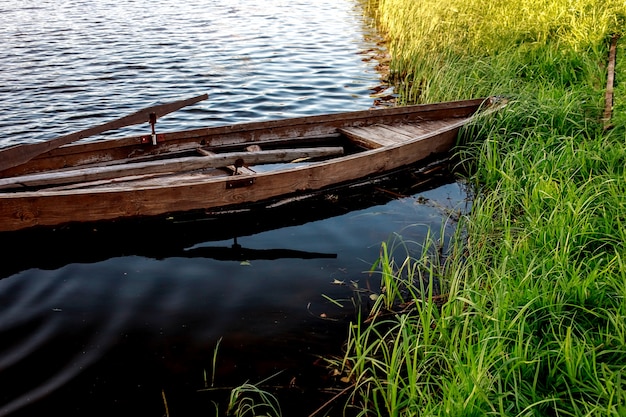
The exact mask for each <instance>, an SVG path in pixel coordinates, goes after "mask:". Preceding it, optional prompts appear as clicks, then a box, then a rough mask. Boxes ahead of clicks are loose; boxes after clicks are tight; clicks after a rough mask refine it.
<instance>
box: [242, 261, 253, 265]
mask: <svg viewBox="0 0 626 417" xmlns="http://www.w3.org/2000/svg"><path fill="white" fill-rule="evenodd" d="M239 265H241V266H250V265H252V264H251V263H250V261H241V263H240V264H239Z"/></svg>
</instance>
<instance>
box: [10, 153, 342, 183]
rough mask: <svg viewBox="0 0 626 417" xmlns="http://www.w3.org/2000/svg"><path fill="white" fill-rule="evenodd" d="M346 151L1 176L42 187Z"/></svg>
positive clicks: (183, 160)
mask: <svg viewBox="0 0 626 417" xmlns="http://www.w3.org/2000/svg"><path fill="white" fill-rule="evenodd" d="M341 154H343V148H341V147H321V148H304V149H279V150H270V151H260V152H230V153H224V154H215V155H212V156H204V157H186V158H176V159H166V160H161V161H150V162H142V163H136V164H127V165H122V166H120V165H115V166H107V167H97V168H82V169H76V170H71V171H61V172H54V173H46V174H32V175H24V176H20V177H11V178H4V179H0V189H16V188H28V187H42V186H49V185H59V184H70V183H77V182H82V181H97V180H103V179H111V178H117V177H123V176H132V175H145V174H155V173H170V172H179V171H193V170H198V169H206V168H216V167H224V166H228V165H236V164H237V165H239V160H241V161H243V162H242V163H243V164H244V165H254V164H267V163H277V162H289V161H292V160H294V159H298V158H304V157H325V156H335V155H341Z"/></svg>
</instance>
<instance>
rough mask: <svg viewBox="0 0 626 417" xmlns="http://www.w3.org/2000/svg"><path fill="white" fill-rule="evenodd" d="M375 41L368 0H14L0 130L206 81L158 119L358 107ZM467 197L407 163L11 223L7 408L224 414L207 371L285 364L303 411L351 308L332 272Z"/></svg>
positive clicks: (2, 139) (88, 115) (0, 348)
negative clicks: (218, 212)
mask: <svg viewBox="0 0 626 417" xmlns="http://www.w3.org/2000/svg"><path fill="white" fill-rule="evenodd" d="M377 40H378V38H377V36H376V33H375V32H374V31H373V30H372V29H371V28H370V27H369V25H368V22H367V20H366V19H365V18H364V17H363V12H362V9H361V7H360V5H359V3H358V1H357V0H289V1H287V0H285V1H281V0H265V1H264V0H229V1H219V2H218V1H214V0H204V1H200V0H188V1H186V2H170V1H165V0H152V1H146V0H134V1H124V2H122V1H113V0H108V1H107V0H99V1H95V0H73V1H64V2H60V1H56V0H54V1H52V0H50V1H46V0H38V1H30V0H19V1H17V0H4V1H3V2H2V7H1V9H0V45H1V46H0V63H1V64H0V65H1V70H0V146H2V147H4V146H8V145H11V144H15V143H21V142H30V141H39V140H46V139H51V138H53V137H55V136H56V135H60V134H65V133H70V132H73V131H77V130H80V129H83V128H86V127H89V126H92V125H95V124H98V123H102V122H105V121H108V120H111V119H114V118H117V117H120V116H123V115H125V114H128V113H130V112H133V111H135V110H137V109H139V108H141V107H145V106H148V105H152V104H156V103H159V102H167V101H173V100H177V99H182V98H187V97H191V96H194V95H197V94H201V93H205V92H207V93H209V95H210V98H209V100H208V101H206V102H202V103H199V104H196V105H194V106H192V107H189V108H186V109H182V110H180V111H178V112H176V113H173V114H171V115H168V116H167V117H165V118H163V119H162V120H159V123H158V124H157V130H162V131H167V130H173V129H191V128H196V127H201V126H207V125H221V124H227V123H237V122H245V121H258V120H266V119H276V118H285V117H291V116H303V115H313V114H320V113H332V112H339V111H349V110H362V109H367V108H370V107H372V106H373V105H374V101H375V99H376V97H375V96H374V95H373V93H374V91H378V88H377V87H378V86H379V84H380V80H379V75H378V73H377V72H376V69H375V66H376V64H377V62H376V59H375V56H376V50H377V48H378V46H377V45H376V42H377ZM388 93H389V92H388V91H386V92H384V93H383V94H388ZM147 130H148V127H147V126H137V127H134V128H129V129H126V130H125V131H123V132H112V133H111V135H117V136H120V135H126V134H130V133H136V132H147ZM90 140H98V138H92V139H90ZM466 205H467V203H466V191H465V190H464V188H463V186H462V185H461V184H459V183H457V182H454V181H453V179H452V178H450V177H449V176H448V175H446V174H445V172H441V173H440V174H439V175H437V176H435V177H434V178H433V177H429V176H423V175H420V174H419V170H418V168H415V169H410V170H406V171H404V172H402V173H399V174H398V175H396V176H394V177H392V178H389V179H387V180H384V181H379V182H375V183H370V184H365V185H363V186H360V187H354V188H352V189H351V190H348V191H345V190H344V191H341V192H330V193H328V194H327V195H324V196H321V197H320V198H317V199H311V200H310V201H302V202H299V203H297V204H293V205H287V206H281V207H277V208H275V209H272V210H267V211H265V212H262V213H252V214H250V213H247V214H246V213H243V214H239V215H231V216H226V217H223V218H222V217H220V218H212V217H209V216H206V217H202V218H195V219H176V221H173V220H171V219H161V220H159V221H154V222H131V223H124V224H113V225H105V226H102V227H100V226H99V227H97V228H88V229H81V228H75V229H69V230H67V229H63V230H57V231H53V232H49V233H24V234H19V235H11V236H10V237H0V243H1V244H2V245H3V246H2V251H3V255H2V263H1V265H0V416H38V415H49V414H52V415H64V416H105V415H106V416H111V415H116V416H126V415H129V416H130V415H133V416H138V415H140V416H143V415H145V416H162V415H165V414H166V409H165V403H164V398H165V399H166V400H167V406H168V409H167V411H169V413H170V415H171V416H200V415H202V416H207V415H215V414H216V412H215V405H214V402H219V401H221V400H222V399H223V398H224V397H225V396H227V395H228V393H229V391H228V390H227V389H219V390H213V391H202V390H203V389H204V388H205V387H206V386H207V385H211V382H212V379H213V378H214V386H215V387H217V388H228V387H232V386H236V385H239V384H242V383H244V382H251V383H257V382H259V381H262V380H264V379H266V378H269V377H271V376H273V375H275V374H277V373H279V372H280V373H279V374H278V375H277V376H275V377H274V378H272V379H270V380H269V382H267V383H266V384H267V385H272V386H277V387H280V389H279V390H278V392H279V394H280V395H281V398H283V399H286V402H285V403H284V405H283V406H284V410H287V411H285V415H308V413H309V412H310V411H312V410H314V409H315V408H317V406H319V405H320V404H321V402H323V400H325V399H328V398H330V394H320V393H319V392H318V390H317V388H319V387H320V386H322V385H323V384H324V382H325V381H324V376H325V372H326V371H325V370H324V369H323V368H322V367H319V366H317V365H316V361H317V358H318V357H320V356H322V357H323V356H327V355H337V354H341V345H342V343H343V341H344V339H345V336H346V334H347V330H346V329H347V322H348V320H350V319H352V318H353V309H352V303H351V301H350V297H351V296H352V295H353V291H352V290H351V288H350V286H349V285H337V282H344V283H346V284H350V282H351V281H355V282H358V285H359V287H361V288H365V287H367V286H370V288H371V289H372V290H374V291H376V290H377V288H378V287H377V282H376V277H375V275H374V276H370V275H368V274H367V273H365V272H366V271H368V270H369V269H370V266H371V265H372V264H373V262H374V261H375V260H376V257H377V255H378V252H379V249H380V244H381V242H383V241H390V240H393V239H394V236H395V235H396V234H398V235H401V236H402V238H403V239H404V240H405V241H406V242H408V243H406V246H407V247H408V248H409V249H411V250H412V249H415V250H417V246H418V245H417V244H414V243H411V242H420V241H422V240H423V238H424V236H425V234H426V231H427V230H428V228H429V227H432V228H433V230H434V232H436V233H439V231H440V229H441V225H442V223H443V222H444V221H445V219H446V218H447V216H448V215H449V214H450V213H452V212H454V213H457V212H459V211H460V212H464V211H466V210H467V207H466ZM86 209H88V208H86ZM453 229H454V222H453V221H448V222H447V223H446V226H445V228H444V230H445V231H446V232H447V233H451V232H452V230H453ZM396 242H398V241H397V240H396ZM327 297H331V298H334V299H338V300H340V302H341V303H342V304H343V305H344V307H343V308H340V307H339V306H337V305H336V304H334V303H331V302H330V301H329V300H328V298H327ZM323 316H325V317H323ZM218 345H219V348H218V349H217V355H216V359H215V361H214V352H215V349H216V347H217V346H218ZM214 363H215V365H216V366H215V371H214V366H213V364H214ZM324 395H326V396H324ZM289 399H291V404H290V403H289ZM294 404H295V409H296V410H299V411H300V412H301V414H300V413H296V414H294V413H293V412H292V411H293V408H290V407H294ZM219 410H220V413H222V414H223V413H224V411H225V408H224V406H223V404H222V403H220V405H219ZM288 410H292V411H291V412H288ZM337 412H338V411H337Z"/></svg>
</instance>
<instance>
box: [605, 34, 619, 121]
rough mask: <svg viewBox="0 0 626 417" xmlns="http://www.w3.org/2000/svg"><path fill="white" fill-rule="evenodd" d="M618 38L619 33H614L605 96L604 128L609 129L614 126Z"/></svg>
mask: <svg viewBox="0 0 626 417" xmlns="http://www.w3.org/2000/svg"><path fill="white" fill-rule="evenodd" d="M617 39H619V35H617V34H615V35H613V37H612V38H611V47H610V49H609V65H608V74H607V79H606V95H605V97H604V117H603V119H604V130H608V129H610V128H612V127H613V126H612V125H611V116H612V113H613V85H614V84H615V58H616V55H617Z"/></svg>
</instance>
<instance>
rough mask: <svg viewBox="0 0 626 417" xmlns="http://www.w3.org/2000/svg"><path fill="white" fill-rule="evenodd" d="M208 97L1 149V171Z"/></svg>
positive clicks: (204, 96)
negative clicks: (79, 141) (53, 150)
mask: <svg viewBox="0 0 626 417" xmlns="http://www.w3.org/2000/svg"><path fill="white" fill-rule="evenodd" d="M207 98H209V95H208V94H202V95H199V96H196V97H192V98H188V99H186V100H178V101H173V102H171V103H165V104H158V105H156V106H151V107H147V108H145V109H142V110H139V111H136V112H135V113H132V114H129V115H128V116H123V117H120V118H119V119H115V120H112V121H110V122H107V123H104V124H101V125H98V126H94V127H90V128H88V129H85V130H81V131H79V132H75V133H70V134H69V135H64V136H59V137H58V138H54V139H51V140H49V141H45V142H37V143H28V144H22V145H15V146H12V147H10V148H6V149H2V150H0V171H4V170H5V169H9V168H13V167H16V166H18V165H21V164H24V163H26V162H28V161H30V160H31V159H33V158H34V157H36V156H38V155H41V154H42V153H45V152H48V151H50V150H52V149H56V148H58V147H60V146H63V145H67V144H68V143H72V142H75V141H77V140H80V139H84V138H87V137H89V136H93V135H97V134H100V133H103V132H106V131H108V130H114V129H119V128H122V127H126V126H131V125H136V124H139V123H144V122H149V121H150V114H155V115H156V117H157V118H159V117H163V116H165V115H166V114H169V113H172V112H174V111H176V110H178V109H181V108H183V107H186V106H189V105H191V104H194V103H197V102H199V101H202V100H206V99H207Z"/></svg>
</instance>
